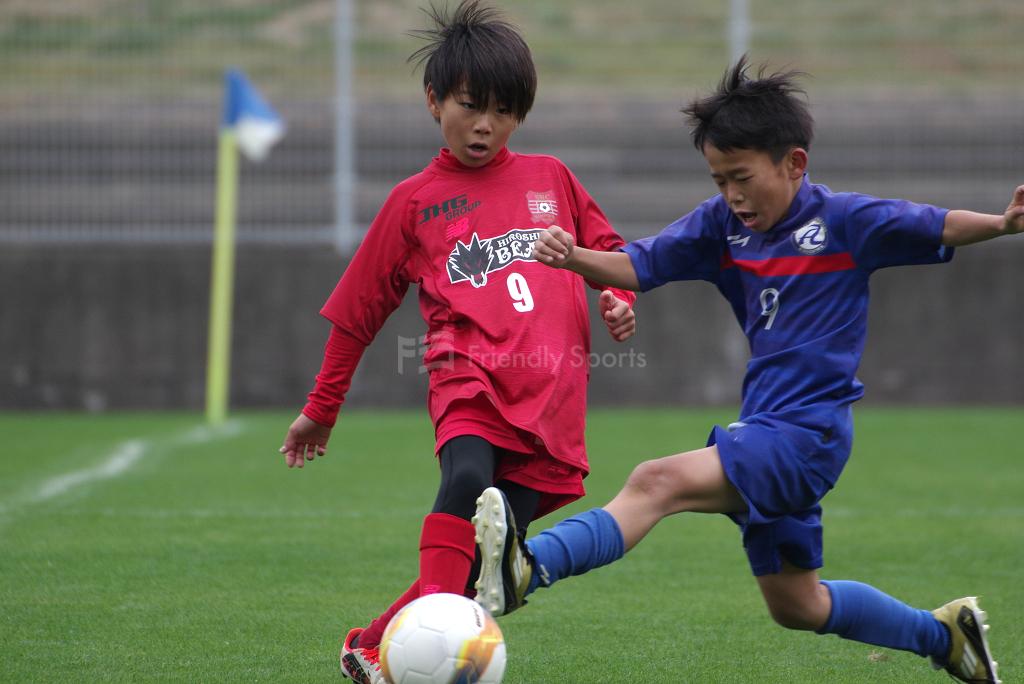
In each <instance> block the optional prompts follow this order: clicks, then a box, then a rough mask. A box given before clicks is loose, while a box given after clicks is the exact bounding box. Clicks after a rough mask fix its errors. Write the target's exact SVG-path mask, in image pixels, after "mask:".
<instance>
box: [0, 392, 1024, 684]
mask: <svg viewBox="0 0 1024 684" xmlns="http://www.w3.org/2000/svg"><path fill="white" fill-rule="evenodd" d="M291 417H292V416H291V414H287V413H259V414H257V413H252V414H242V415H240V416H238V417H236V418H235V419H233V420H232V421H231V422H230V423H229V424H228V426H226V428H224V429H221V430H216V431H210V430H207V429H205V428H203V427H202V426H201V422H200V418H199V417H198V416H196V415H187V414H160V415H148V414H137V415H109V416H86V415H77V416H67V415H53V414H6V415H0V433H2V434H4V435H5V439H4V458H3V459H0V681H5V682H50V681H53V682H120V681H203V682H221V681H230V682H235V681H237V682H255V681H264V682H329V681H338V680H339V679H340V676H339V674H338V672H337V649H338V646H339V637H340V635H342V634H343V633H344V632H345V631H346V630H347V629H348V628H349V627H350V626H354V625H358V624H362V623H364V622H365V621H366V620H367V619H368V618H370V617H372V616H373V615H375V614H376V612H377V611H379V610H380V609H382V608H383V607H384V606H385V605H386V604H387V603H388V602H389V601H390V599H391V598H392V597H393V595H395V594H396V593H397V592H398V591H399V590H401V589H404V588H405V587H406V586H407V585H408V582H409V581H410V580H411V579H412V577H413V575H414V573H415V571H416V567H417V558H416V551H415V549H416V544H417V539H418V534H419V526H420V521H421V519H422V516H423V514H424V513H425V512H426V510H427V509H428V507H429V506H430V504H431V502H432V500H433V494H434V489H435V485H436V474H435V466H434V462H433V460H432V459H431V457H430V446H431V437H432V432H431V429H430V425H429V423H428V422H427V420H426V418H425V416H424V415H423V413H422V412H413V413H369V412H365V413H364V412H353V413H350V414H348V415H346V416H345V418H344V420H343V422H342V423H340V424H339V427H338V428H337V430H336V432H335V436H334V442H333V443H332V449H331V453H330V454H329V455H328V456H327V457H326V458H324V459H322V460H320V461H318V462H316V463H313V464H311V465H309V466H307V467H306V468H304V469H303V470H301V471H300V470H291V471H289V470H288V469H287V468H285V467H284V465H283V463H282V461H281V458H280V457H279V456H278V455H277V453H276V448H277V446H278V445H279V443H280V439H281V438H282V435H283V433H284V431H285V429H286V427H287V425H288V423H289V422H290V420H291ZM731 418H732V413H731V412H730V411H725V410H718V411H683V410H657V411H655V410H644V411H639V410H637V411H625V412H607V411H595V412H594V413H593V414H592V415H591V417H590V427H589V442H590V451H591V463H592V466H593V475H592V476H591V477H590V478H588V480H587V483H588V489H589V496H588V497H587V498H586V499H585V500H584V501H582V502H579V503H577V504H576V505H574V506H572V507H570V508H568V509H565V510H564V511H559V512H558V513H556V514H554V515H552V516H550V517H549V518H548V519H547V520H544V521H541V522H539V523H536V524H535V526H534V531H537V530H539V529H540V527H542V526H547V525H548V524H551V523H553V522H554V521H555V520H557V519H559V518H561V517H564V516H565V515H567V514H569V513H571V512H574V511H577V510H580V509H584V508H587V507H590V506H592V505H599V504H601V503H604V501H605V500H606V499H607V498H608V497H610V496H611V495H612V494H614V492H615V491H616V490H617V489H618V487H619V486H620V485H621V483H622V481H623V480H624V478H625V476H626V474H627V473H628V472H629V470H630V468H631V466H632V464H633V463H635V462H636V461H638V460H641V459H642V458H647V457H652V456H658V455H664V454H668V453H672V452H675V451H680V450H683V449H685V448H689V447H695V446H700V445H702V444H703V440H704V438H705V436H706V434H707V430H708V428H709V426H710V425H711V424H712V423H713V422H721V421H729V420H731ZM857 420H858V433H857V440H856V444H855V449H854V455H853V457H852V459H851V462H850V464H849V466H848V467H847V470H846V473H845V474H844V476H843V478H842V480H841V481H840V484H839V487H838V489H837V490H836V491H835V492H833V493H832V494H830V495H829V496H828V497H827V498H826V499H825V516H826V517H825V523H826V525H825V530H826V533H825V547H826V567H825V569H824V571H823V575H824V576H826V577H831V578H849V579H859V580H862V581H866V582H870V583H872V584H875V585H877V586H879V587H880V588H883V589H885V590H887V591H888V592H890V593H892V594H894V595H896V596H898V597H900V598H903V599H905V600H907V601H908V602H910V603H913V604H915V605H918V606H921V607H929V608H930V607H934V606H936V605H939V604H941V603H943V602H945V601H946V600H948V599H951V598H954V597H957V596H961V595H965V594H974V593H977V594H981V595H982V597H983V606H984V607H985V608H987V609H988V611H989V614H990V618H991V623H992V632H991V638H992V643H993V648H994V649H995V653H996V657H997V659H998V660H1000V662H1001V663H1002V674H1003V679H1004V681H1006V682H1015V681H1021V680H1022V679H1024V664H1022V663H1024V628H1022V626H1021V621H1020V615H1021V612H1022V608H1024V588H1022V583H1021V577H1022V575H1021V570H1020V568H1021V566H1022V565H1024V496H1022V494H1024V469H1022V468H1021V467H1020V460H1021V456H1022V449H1021V446H1020V442H1019V431H1020V425H1021V423H1022V421H1021V411H1020V410H1019V409H955V410H953V409H950V410H895V409H893V410H883V409H873V410H868V409H863V410H860V411H858V417H857ZM501 625H502V627H503V630H504V633H505V638H506V641H507V644H508V651H509V666H508V670H507V674H506V678H505V681H506V683H508V684H516V683H531V684H533V683H538V682H544V683H546V682H551V683H560V684H568V683H580V684H595V683H602V682H612V681H643V682H673V683H674V682H729V683H736V682H739V683H743V682H758V683H765V682H780V683H783V682H784V683H786V684H794V683H797V684H800V683H808V684H811V683H817V682H872V683H879V682H892V683H896V682H899V683H901V684H906V683H908V682H909V683H913V682H936V683H938V682H942V681H947V680H946V678H945V675H944V674H942V673H936V672H932V671H931V670H930V669H929V668H928V667H927V665H926V663H925V662H924V661H923V660H922V659H920V658H917V657H916V656H913V655H910V654H905V653H897V652H888V651H883V650H882V649H874V648H871V647H869V646H864V645H861V644H857V643H853V642H847V641H842V640H840V639H837V638H835V637H818V636H814V635H811V634H804V633H796V632H789V631H786V630H783V629H781V628H779V627H776V626H775V625H773V623H772V622H771V621H770V619H769V618H768V615H767V613H766V611H765V610H764V608H763V606H762V603H761V599H760V597H759V594H758V592H757V590H756V586H755V584H754V582H753V581H752V579H751V577H750V574H749V571H748V570H747V567H746V561H745V557H744V555H743V553H742V549H741V547H740V543H739V539H738V535H737V533H736V530H735V528H734V526H733V525H732V523H730V522H729V521H728V520H726V519H725V518H723V517H721V516H700V515H690V516H679V517H676V518H673V519H670V520H667V521H665V522H663V523H662V524H661V525H659V526H658V527H657V528H656V529H655V531H654V532H653V533H652V534H651V536H650V537H649V538H648V539H646V540H645V541H644V542H643V543H642V544H641V545H640V546H639V547H638V548H637V549H635V550H634V551H633V552H631V553H630V554H629V556H627V558H626V559H624V560H623V561H622V562H619V563H616V564H614V565H612V566H609V567H607V568H603V569H601V570H598V571H596V572H593V573H591V574H589V575H587V576H584V577H579V578H575V579H573V580H568V581H565V582H563V583H561V584H559V585H558V586H556V587H554V588H553V589H551V590H547V591H541V592H538V593H537V594H535V595H534V597H533V598H532V599H531V602H530V605H529V606H528V607H526V608H525V609H523V610H522V611H520V612H518V613H516V614H514V615H511V616H508V617H506V618H503V619H502V620H501Z"/></svg>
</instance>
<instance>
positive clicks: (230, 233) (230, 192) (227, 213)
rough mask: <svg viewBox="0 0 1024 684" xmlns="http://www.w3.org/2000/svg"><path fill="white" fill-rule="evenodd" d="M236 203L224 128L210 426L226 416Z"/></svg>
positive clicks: (233, 152) (231, 138)
mask: <svg viewBox="0 0 1024 684" xmlns="http://www.w3.org/2000/svg"><path fill="white" fill-rule="evenodd" d="M237 201H238V143H237V141H236V139H235V133H234V131H233V130H231V129H230V128H229V127H227V126H224V127H222V128H221V132H220V139H219V141H218V145H217V207H216V220H215V222H214V231H213V258H212V266H211V275H210V326H209V342H208V344H209V348H208V353H207V362H206V422H207V423H209V424H211V425H218V424H220V423H223V422H224V420H225V419H226V418H227V414H228V396H229V389H230V376H231V318H232V305H233V302H234V283H235V216H236V207H237Z"/></svg>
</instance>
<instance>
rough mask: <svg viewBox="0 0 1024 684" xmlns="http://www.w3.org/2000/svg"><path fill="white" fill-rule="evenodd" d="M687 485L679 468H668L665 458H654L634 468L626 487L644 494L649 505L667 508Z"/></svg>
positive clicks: (637, 493) (633, 491) (632, 491)
mask: <svg viewBox="0 0 1024 684" xmlns="http://www.w3.org/2000/svg"><path fill="white" fill-rule="evenodd" d="M685 486H686V483H685V478H682V477H680V473H679V471H678V469H670V468H668V467H667V465H666V464H665V463H664V462H663V459H653V460H650V461H644V462H643V463H641V464H639V465H637V466H636V467H635V468H633V472H632V473H630V474H629V479H627V480H626V487H625V489H627V490H629V491H630V492H631V493H633V494H636V495H638V496H642V497H643V498H644V500H645V501H647V502H648V504H649V505H652V506H658V507H660V508H665V509H667V508H670V507H671V502H672V501H674V500H675V499H677V498H678V497H679V494H680V492H681V491H682V490H684V489H685Z"/></svg>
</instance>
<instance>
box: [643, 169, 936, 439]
mask: <svg viewBox="0 0 1024 684" xmlns="http://www.w3.org/2000/svg"><path fill="white" fill-rule="evenodd" d="M946 211H947V210H945V209H939V208H937V207H932V206H928V205H922V204H914V203H911V202H906V201H902V200H885V199H877V198H875V197H869V196H867V195H859V194H854V193H833V192H831V191H830V190H829V189H828V188H826V187H825V186H823V185H816V184H813V183H810V182H809V181H808V180H807V179H806V178H805V179H804V181H803V184H802V185H801V187H800V189H799V191H798V192H797V195H796V197H795V198H794V200H793V203H792V205H791V206H790V208H789V212H788V214H787V215H786V217H785V219H783V220H782V221H781V222H779V223H778V224H776V225H775V226H774V227H773V228H772V229H771V230H769V231H767V232H765V233H757V232H754V231H751V230H749V229H747V228H746V227H745V226H744V225H743V224H742V223H741V222H740V220H739V219H738V218H736V216H735V215H734V214H733V213H732V212H731V211H730V210H729V207H728V206H727V205H726V202H725V200H724V199H723V198H722V197H721V196H720V195H719V196H716V197H714V198H712V199H709V200H707V201H706V202H704V203H703V204H701V205H700V206H699V207H697V209H695V210H694V211H692V212H690V213H689V214H687V215H686V216H683V217H682V218H680V219H679V220H677V221H676V222H674V223H672V224H671V225H669V226H668V227H666V228H665V229H664V230H662V231H661V233H659V234H658V235H655V236H653V237H649V238H645V239H642V240H637V241H635V242H632V243H630V244H628V245H626V246H625V247H624V248H623V250H624V251H625V252H626V253H627V254H629V256H630V259H631V260H632V263H633V268H634V269H635V270H636V274H637V278H638V279H639V282H640V287H641V289H642V290H644V291H646V290H650V289H652V288H655V287H658V286H659V285H662V284H664V283H667V282H670V281H674V280H707V281H710V282H712V283H714V284H715V285H716V286H717V287H718V289H719V291H720V292H721V293H722V294H723V295H724V296H725V298H726V299H728V300H729V303H730V304H731V305H732V308H733V311H734V312H735V314H736V318H737V319H738V321H739V324H740V326H742V328H743V331H744V332H745V333H746V336H747V339H748V340H749V343H750V352H751V359H750V363H749V364H748V367H747V374H746V377H745V379H744V383H743V407H742V410H741V414H740V417H741V419H742V418H743V417H745V416H749V415H752V414H755V413H761V412H766V411H767V412H778V411H782V410H787V409H791V408H798V407H805V406H810V405H817V404H822V403H825V404H833V405H835V404H849V403H850V402H853V401H856V400H857V399H859V398H860V397H861V396H862V394H863V385H861V383H860V382H859V381H858V380H857V378H856V376H855V373H856V370H857V365H858V364H859V362H860V358H861V352H862V351H863V348H864V339H865V336H866V332H867V310H868V277H869V276H870V275H871V273H872V272H873V271H874V270H876V269H878V268H883V267H885V266H897V265H904V264H928V263H939V262H945V261H948V260H949V259H951V258H952V256H953V249H952V248H950V247H943V246H942V244H941V236H942V227H943V223H944V221H945V216H946Z"/></svg>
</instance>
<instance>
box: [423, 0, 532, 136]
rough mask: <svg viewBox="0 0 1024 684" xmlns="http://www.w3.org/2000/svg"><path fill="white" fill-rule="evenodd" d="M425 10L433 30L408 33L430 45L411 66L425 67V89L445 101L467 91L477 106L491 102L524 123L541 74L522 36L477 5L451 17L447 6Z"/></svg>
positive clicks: (466, 4) (469, 0)
mask: <svg viewBox="0 0 1024 684" xmlns="http://www.w3.org/2000/svg"><path fill="white" fill-rule="evenodd" d="M423 11H424V13H426V14H427V16H429V17H430V18H431V20H433V22H434V28H432V29H423V30H417V31H410V32H409V33H410V35H412V36H414V37H416V38H422V39H424V40H427V41H429V43H428V44H427V45H424V46H423V47H421V48H420V49H419V50H417V51H416V52H414V53H412V55H411V56H410V57H409V61H410V62H414V63H416V64H417V65H419V64H425V66H424V68H423V88H424V90H426V88H427V86H431V87H432V88H433V89H434V93H435V94H436V95H437V97H438V99H439V100H443V99H445V98H446V97H448V95H449V93H451V92H452V91H454V90H455V89H457V88H461V87H465V88H466V91H467V93H468V95H469V96H470V97H471V98H472V99H473V102H474V103H476V105H477V106H478V107H480V108H482V109H487V107H489V106H490V101H491V98H492V97H493V98H495V100H497V102H498V103H499V104H500V105H501V106H502V107H508V108H509V110H510V111H511V113H512V115H513V116H514V117H515V118H516V120H517V121H522V120H523V119H525V118H526V114H527V112H529V111H530V108H531V107H533V96H534V94H535V93H536V92H537V70H536V69H535V68H534V66H533V57H532V56H531V55H530V48H529V47H528V46H527V45H526V42H525V41H524V40H523V38H522V36H520V35H519V31H518V30H517V29H516V28H515V27H514V26H512V25H511V24H509V23H508V22H506V21H504V20H503V19H502V18H501V15H500V14H499V13H498V12H497V11H496V10H494V9H491V8H490V7H485V6H481V5H480V2H479V1H478V0H464V1H463V2H461V3H459V6H458V7H457V8H456V9H455V13H454V14H453V15H451V16H449V14H448V9H447V6H445V7H441V8H439V7H437V6H436V5H434V4H433V3H431V5H430V7H429V9H427V8H425V9H424V10H423Z"/></svg>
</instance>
